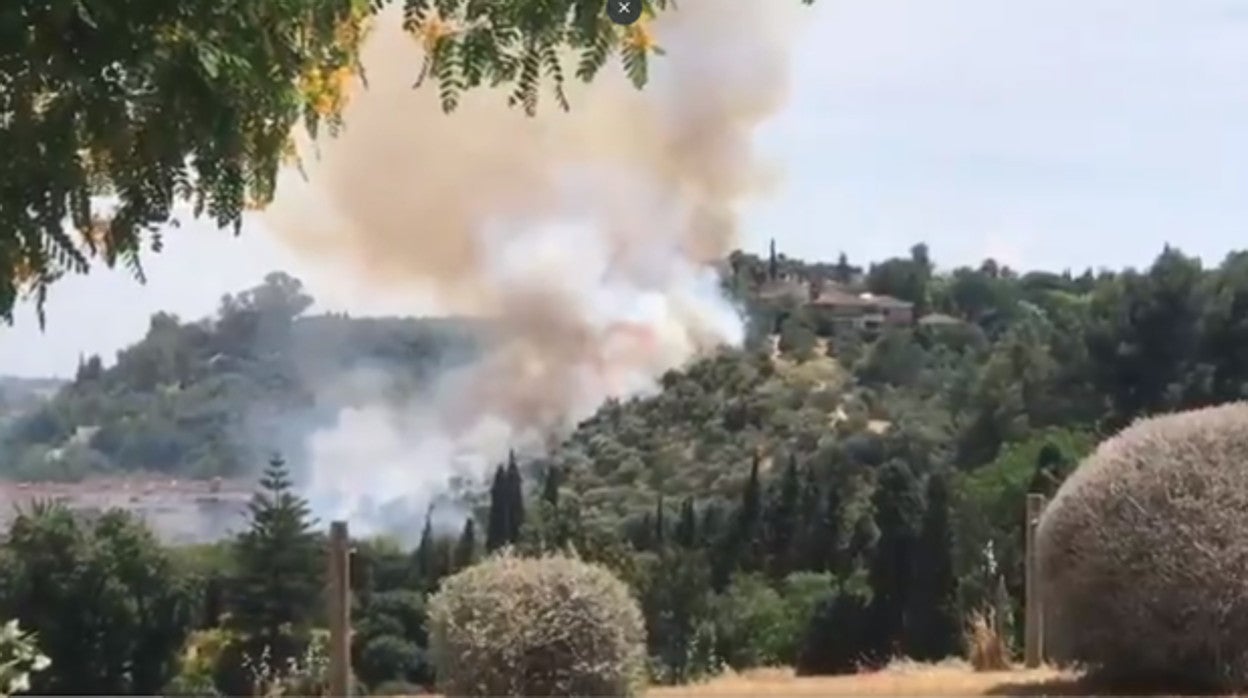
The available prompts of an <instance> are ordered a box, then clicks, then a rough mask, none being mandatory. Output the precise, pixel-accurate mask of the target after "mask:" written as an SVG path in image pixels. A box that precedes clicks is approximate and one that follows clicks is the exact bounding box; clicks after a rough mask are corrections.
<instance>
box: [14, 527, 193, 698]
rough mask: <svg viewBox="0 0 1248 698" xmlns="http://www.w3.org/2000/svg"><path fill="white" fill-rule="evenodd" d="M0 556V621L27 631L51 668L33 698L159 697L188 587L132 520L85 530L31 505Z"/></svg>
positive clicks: (175, 651) (185, 629) (181, 630)
mask: <svg viewBox="0 0 1248 698" xmlns="http://www.w3.org/2000/svg"><path fill="white" fill-rule="evenodd" d="M0 555H2V557H0V615H2V616H3V617H5V618H15V619H17V620H18V621H19V622H20V623H21V625H22V627H24V628H28V629H30V630H33V631H34V632H35V633H36V634H37V635H38V638H39V645H40V647H39V649H40V650H41V651H42V652H43V653H44V654H46V655H47V656H48V657H49V658H51V660H52V665H51V666H50V667H49V668H48V669H47V670H46V671H43V672H40V673H38V674H35V675H32V676H31V691H32V692H34V693H37V694H45V695H46V694H59V695H120V694H131V695H155V694H158V693H160V692H161V691H162V690H163V689H164V687H165V684H166V683H167V682H168V681H169V680H170V679H171V678H172V677H173V675H174V674H175V673H176V671H177V660H178V658H179V656H180V652H181V650H182V646H183V643H184V641H185V640H186V638H187V636H188V635H189V633H190V630H191V625H192V622H193V617H194V592H193V589H192V587H191V580H189V579H187V578H186V577H185V576H184V575H183V574H181V572H180V571H179V570H178V569H177V568H176V567H175V566H174V564H173V561H172V559H171V558H170V557H169V555H168V553H166V552H165V551H164V550H163V549H162V548H161V547H160V545H159V544H158V543H157V541H156V539H155V537H154V536H153V535H152V533H151V531H150V530H148V529H147V528H146V527H145V526H144V525H143V524H142V523H141V522H139V521H137V520H136V519H134V518H133V517H132V516H131V515H129V514H127V513H125V512H123V511H119V510H113V511H109V512H107V513H105V514H104V515H103V516H101V517H100V518H99V519H98V520H96V521H95V522H93V523H88V522H85V521H83V520H82V519H80V518H78V517H76V516H75V515H74V514H73V513H72V512H70V511H69V510H68V509H66V508H64V507H62V506H59V505H37V506H35V507H34V508H33V509H31V510H30V511H28V512H23V513H20V514H18V516H17V518H15V519H14V520H13V523H12V525H11V526H10V528H9V531H8V536H7V538H6V540H5V541H4V543H3V546H2V547H0Z"/></svg>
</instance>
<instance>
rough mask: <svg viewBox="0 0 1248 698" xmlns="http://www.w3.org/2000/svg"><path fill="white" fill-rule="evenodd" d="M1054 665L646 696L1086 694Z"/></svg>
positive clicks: (906, 670)
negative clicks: (1039, 667)
mask: <svg viewBox="0 0 1248 698" xmlns="http://www.w3.org/2000/svg"><path fill="white" fill-rule="evenodd" d="M1089 693H1090V691H1088V690H1087V688H1086V687H1085V686H1083V685H1081V683H1080V682H1079V680H1078V678H1077V677H1075V676H1072V675H1069V674H1063V673H1061V672H1059V671H1056V670H1054V669H1036V670H1030V671H1029V670H1022V669H1019V670H1015V671H998V672H975V671H972V670H971V669H970V668H969V667H967V666H966V665H965V664H962V663H948V664H939V665H922V664H904V663H903V664H899V665H894V666H891V667H889V668H888V669H885V670H884V671H878V672H873V673H868V674H856V675H850V676H814V677H797V676H794V675H793V672H792V671H790V670H787V669H763V670H755V671H749V672H746V673H743V674H729V675H726V676H721V677H719V678H717V679H715V680H712V681H709V682H707V683H703V684H696V685H692V686H673V687H662V688H652V689H651V690H650V691H648V692H647V694H646V695H647V696H651V697H654V698H675V697H676V696H763V695H775V696H940V695H945V696H949V695H959V696H994V695H995V696H1040V695H1049V696H1057V695H1066V696H1076V695H1088V694H1089Z"/></svg>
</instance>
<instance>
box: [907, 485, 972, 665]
mask: <svg viewBox="0 0 1248 698" xmlns="http://www.w3.org/2000/svg"><path fill="white" fill-rule="evenodd" d="M926 499H927V503H926V510H925V511H924V513H923V523H922V527H921V529H920V533H919V543H918V548H917V550H916V551H915V558H914V562H915V564H914V572H913V574H914V580H913V582H912V583H913V589H912V591H911V597H910V599H911V608H910V612H909V614H908V615H907V619H906V624H907V626H908V627H907V629H906V634H907V635H908V641H907V643H906V644H907V645H908V647H907V654H908V655H909V656H910V657H912V658H914V659H917V660H920V661H936V660H939V659H944V658H946V657H950V656H953V655H955V654H957V653H958V650H959V644H960V637H959V630H960V627H959V623H958V617H959V614H958V580H957V576H956V575H955V574H954V570H953V530H952V527H951V526H950V522H949V519H950V513H949V483H948V480H947V479H946V477H945V475H944V473H942V472H939V471H937V472H934V473H932V474H931V475H929V476H928V478H927V492H926Z"/></svg>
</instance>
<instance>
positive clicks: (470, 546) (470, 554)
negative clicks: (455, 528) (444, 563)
mask: <svg viewBox="0 0 1248 698" xmlns="http://www.w3.org/2000/svg"><path fill="white" fill-rule="evenodd" d="M476 561H477V524H476V522H475V521H473V520H472V517H471V516H470V517H468V520H467V521H465V522H464V530H463V532H462V533H460V534H459V541H458V542H456V543H455V557H454V559H453V560H452V561H451V571H452V572H458V571H460V570H462V569H464V568H466V567H471V566H472V565H473V563H475V562H476Z"/></svg>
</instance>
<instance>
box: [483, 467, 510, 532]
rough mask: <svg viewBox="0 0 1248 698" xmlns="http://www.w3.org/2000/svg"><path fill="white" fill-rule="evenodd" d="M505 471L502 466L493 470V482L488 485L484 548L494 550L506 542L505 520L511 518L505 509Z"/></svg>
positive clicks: (506, 504)
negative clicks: (488, 498) (488, 511)
mask: <svg viewBox="0 0 1248 698" xmlns="http://www.w3.org/2000/svg"><path fill="white" fill-rule="evenodd" d="M509 503H510V502H509V500H508V496H507V472H506V471H505V470H503V466H501V465H500V466H498V469H497V470H495V471H494V484H492V485H491V486H490V513H489V517H488V519H487V522H486V528H485V549H486V550H487V551H488V552H494V551H495V550H498V549H499V548H501V547H503V546H504V545H506V544H507V535H508V528H507V522H508V520H509V519H510V518H511V515H510V513H509V512H508V511H507V508H508V504H509Z"/></svg>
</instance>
